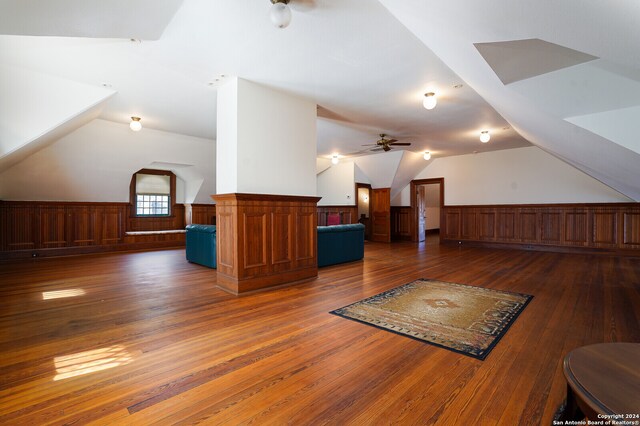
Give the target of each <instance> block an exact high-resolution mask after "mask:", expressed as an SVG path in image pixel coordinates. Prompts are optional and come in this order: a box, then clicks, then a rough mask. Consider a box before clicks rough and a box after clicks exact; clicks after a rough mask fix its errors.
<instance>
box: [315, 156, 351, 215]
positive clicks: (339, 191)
mask: <svg viewBox="0 0 640 426" xmlns="http://www.w3.org/2000/svg"><path fill="white" fill-rule="evenodd" d="M355 192H356V189H355V173H354V164H353V163H352V162H340V163H338V164H334V165H333V166H331V167H329V168H328V169H327V170H325V171H324V172H322V173H320V174H319V175H318V178H317V194H318V197H322V199H321V200H320V201H318V205H319V206H354V205H355V204H356V200H355Z"/></svg>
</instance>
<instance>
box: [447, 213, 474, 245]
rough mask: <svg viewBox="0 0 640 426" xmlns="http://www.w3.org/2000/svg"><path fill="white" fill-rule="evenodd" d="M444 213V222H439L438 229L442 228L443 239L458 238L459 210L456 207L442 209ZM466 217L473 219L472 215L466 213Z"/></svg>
mask: <svg viewBox="0 0 640 426" xmlns="http://www.w3.org/2000/svg"><path fill="white" fill-rule="evenodd" d="M443 210H444V211H445V213H444V217H445V220H444V223H443V224H442V223H441V224H440V229H444V234H443V236H444V238H445V239H454V240H457V239H460V210H456V209H443ZM467 217H468V218H473V219H474V220H475V214H474V215H468V216H467Z"/></svg>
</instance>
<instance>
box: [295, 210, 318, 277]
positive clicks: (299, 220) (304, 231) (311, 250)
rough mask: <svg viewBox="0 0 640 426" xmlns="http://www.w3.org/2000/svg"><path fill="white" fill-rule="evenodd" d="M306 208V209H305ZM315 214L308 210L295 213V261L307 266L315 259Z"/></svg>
mask: <svg viewBox="0 0 640 426" xmlns="http://www.w3.org/2000/svg"><path fill="white" fill-rule="evenodd" d="M307 210H308V209H307ZM314 223H315V215H314V214H313V213H312V212H310V211H298V212H297V213H296V232H295V235H296V239H295V241H296V263H297V264H304V265H305V266H309V265H310V263H311V262H309V261H312V260H313V259H316V243H315V241H317V235H316V232H317V231H316V226H314Z"/></svg>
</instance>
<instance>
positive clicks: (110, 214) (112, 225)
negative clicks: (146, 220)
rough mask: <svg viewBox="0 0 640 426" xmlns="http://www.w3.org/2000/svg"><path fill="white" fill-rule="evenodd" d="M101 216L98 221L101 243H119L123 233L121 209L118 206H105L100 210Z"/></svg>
mask: <svg viewBox="0 0 640 426" xmlns="http://www.w3.org/2000/svg"><path fill="white" fill-rule="evenodd" d="M101 215H102V217H101V218H100V219H101V220H100V223H101V225H102V229H101V243H102V244H119V243H121V242H122V237H123V235H124V230H123V223H124V220H123V219H124V215H123V212H122V209H120V208H118V207H110V206H105V207H104V209H102V212H101Z"/></svg>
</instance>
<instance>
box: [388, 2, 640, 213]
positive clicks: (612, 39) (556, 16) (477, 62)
mask: <svg viewBox="0 0 640 426" xmlns="http://www.w3.org/2000/svg"><path fill="white" fill-rule="evenodd" d="M380 2H381V3H382V4H383V5H384V6H385V7H386V8H387V9H388V10H389V11H390V12H391V13H393V15H394V16H396V18H398V20H400V21H401V22H402V23H403V24H404V25H405V26H406V27H407V28H408V29H409V30H411V31H412V32H413V33H414V34H415V35H416V36H417V37H418V38H419V39H420V40H422V42H423V43H424V44H425V45H426V46H428V47H429V48H430V49H431V50H432V51H433V52H434V53H435V54H436V55H438V57H439V58H440V59H442V60H443V62H444V63H445V64H447V65H448V66H449V67H450V68H451V69H452V70H453V71H454V72H456V73H457V74H458V75H459V76H460V77H461V78H462V79H463V80H464V81H465V82H466V83H467V84H469V85H470V86H472V87H473V88H474V89H475V90H476V92H478V93H479V94H480V95H481V96H482V97H483V98H484V99H485V100H486V101H487V102H489V104H491V105H492V106H493V107H494V108H495V109H496V111H498V112H499V113H500V114H501V115H502V116H503V117H504V118H505V119H506V120H507V121H508V122H509V123H510V124H511V126H512V127H513V128H515V130H517V131H518V132H519V133H520V134H521V135H523V136H524V137H525V138H526V139H527V140H529V141H530V142H532V143H534V144H536V145H538V146H539V147H541V148H542V149H544V150H545V151H547V152H550V153H552V154H553V155H555V156H556V157H558V158H560V159H563V160H564V161H565V162H567V163H569V164H572V165H573V166H575V167H577V168H579V169H580V170H582V171H584V172H586V173H587V174H589V175H591V176H592V177H594V178H596V179H598V180H600V181H601V182H603V183H605V184H607V185H609V186H610V187H612V188H614V189H616V190H617V191H619V192H621V193H623V194H625V195H627V196H629V197H631V198H633V199H635V200H640V155H639V154H638V153H636V152H634V151H632V150H630V149H628V148H626V147H624V146H622V145H620V144H618V143H616V142H615V141H612V140H610V139H607V138H606V137H604V136H601V135H598V134H595V133H593V132H591V131H588V130H586V129H585V128H582V127H579V126H577V125H575V124H573V123H570V122H569V121H567V120H565V118H566V117H563V116H562V115H564V114H565V113H562V114H561V115H558V113H557V112H556V113H554V112H553V111H552V110H553V108H554V106H553V104H550V103H545V102H539V101H536V100H535V99H536V98H539V97H544V96H557V97H558V98H562V99H565V101H564V102H563V105H567V104H574V105H580V102H576V100H575V99H576V96H578V97H579V96H583V97H590V98H591V99H590V102H589V104H592V105H594V104H596V105H597V104H598V103H599V102H600V98H599V97H598V96H597V91H595V92H594V91H593V90H591V87H590V85H589V82H588V81H586V80H584V79H580V78H579V72H580V67H601V68H602V69H605V70H606V71H607V73H608V74H605V75H604V76H603V77H602V78H603V80H602V81H601V84H605V85H606V84H607V81H608V79H612V80H613V79H615V78H617V77H618V76H624V77H625V78H628V77H629V76H635V75H637V71H638V70H640V55H634V54H632V52H638V51H640V26H639V25H637V22H638V20H637V18H638V16H640V4H639V3H637V2H635V1H629V0H628V1H621V2H619V3H616V7H610V5H607V4H603V3H596V2H591V3H584V2H582V1H579V0H567V1H563V2H554V1H550V0H545V1H542V2H531V3H522V2H509V1H506V0H497V1H494V2H491V3H490V4H487V3H485V2H465V3H464V7H460V4H459V2H450V1H443V0H440V1H432V2H428V3H427V2H423V1H420V0H404V1H402V2H394V1H391V0H380ZM453 17H455V18H453ZM427 23H428V24H427ZM595 23H598V25H595ZM523 39H540V40H544V41H546V42H549V43H553V44H556V45H558V46H563V47H566V48H568V49H572V50H575V51H578V52H582V53H584V54H587V55H591V56H594V57H598V58H601V59H599V60H594V61H591V62H587V63H584V64H581V65H576V66H573V67H569V68H563V69H560V70H558V71H553V72H551V73H547V74H542V75H539V76H537V77H533V78H531V79H529V80H522V81H519V82H515V83H512V84H509V85H505V84H504V83H503V82H502V81H501V80H500V79H499V78H498V77H497V76H496V74H495V73H494V72H493V70H492V68H491V67H490V66H489V64H487V62H486V61H485V60H484V58H483V57H482V56H481V55H480V54H479V53H478V50H477V49H476V47H475V46H474V43H491V42H499V41H501V42H503V41H509V40H523ZM576 70H577V71H576ZM621 70H623V71H621ZM567 72H570V73H574V72H578V74H573V78H574V79H573V80H572V81H573V83H572V84H569V85H566V86H560V87H558V86H557V85H556V86H553V87H550V86H549V85H545V84H543V83H542V82H543V81H544V79H546V78H553V77H554V76H555V74H556V73H567ZM536 80H538V81H536ZM525 82H531V84H535V96H534V95H533V94H532V93H529V94H528V95H526V94H525V91H523V90H515V89H514V87H512V86H514V85H518V84H523V85H524V84H526V83H525ZM533 82H535V83H533ZM607 99H608V98H606V97H605V100H604V101H603V104H604V105H606V104H607ZM629 102H630V103H632V104H633V105H627V107H630V106H635V105H640V97H637V98H636V97H633V99H631V100H629ZM629 102H627V103H629ZM639 118H640V117H639ZM541 172H543V171H541Z"/></svg>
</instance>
